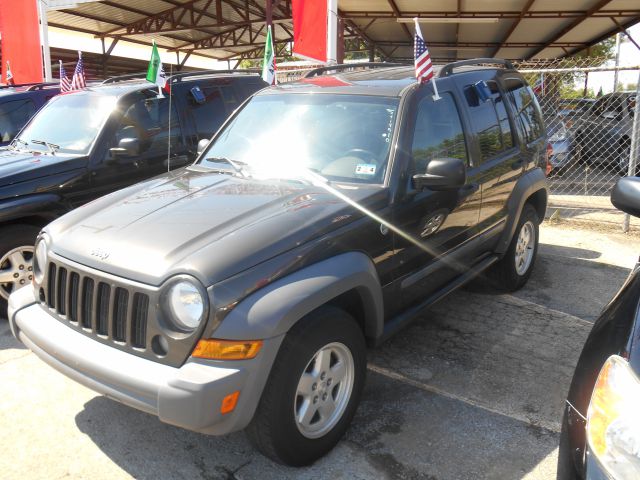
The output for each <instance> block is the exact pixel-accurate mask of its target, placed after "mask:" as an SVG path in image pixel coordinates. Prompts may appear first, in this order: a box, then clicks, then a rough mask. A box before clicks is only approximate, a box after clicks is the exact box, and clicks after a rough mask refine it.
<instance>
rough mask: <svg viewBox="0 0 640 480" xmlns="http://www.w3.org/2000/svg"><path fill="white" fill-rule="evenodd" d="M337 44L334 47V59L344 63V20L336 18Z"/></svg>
mask: <svg viewBox="0 0 640 480" xmlns="http://www.w3.org/2000/svg"><path fill="white" fill-rule="evenodd" d="M337 41H338V45H337V47H336V61H337V62H338V63H344V20H343V19H341V18H338V39H337Z"/></svg>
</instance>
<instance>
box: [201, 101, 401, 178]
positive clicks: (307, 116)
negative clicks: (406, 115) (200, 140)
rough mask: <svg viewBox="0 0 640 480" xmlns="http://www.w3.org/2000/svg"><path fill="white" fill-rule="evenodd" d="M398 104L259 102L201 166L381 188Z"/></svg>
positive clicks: (221, 138)
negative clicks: (313, 177)
mask: <svg viewBox="0 0 640 480" xmlns="http://www.w3.org/2000/svg"><path fill="white" fill-rule="evenodd" d="M397 110H398V99H396V98H386V97H374V96H364V95H331V94H317V95H305V94H281V95H261V96H257V97H254V98H252V99H251V101H250V102H249V103H248V104H247V105H246V106H245V107H244V108H243V109H242V110H241V111H240V112H239V113H238V115H237V116H236V117H235V118H234V119H233V120H232V121H231V122H230V123H229V124H228V125H227V126H226V127H225V129H224V130H223V131H222V132H221V133H220V134H219V135H218V136H217V138H216V139H215V141H214V143H213V144H212V145H211V147H210V148H209V150H208V151H206V152H205V154H204V155H203V157H202V158H203V160H202V161H201V162H200V163H201V164H202V165H203V166H209V167H212V168H226V169H228V168H229V167H230V165H229V162H232V163H235V164H236V165H241V166H242V167H243V170H245V171H248V173H249V174H250V175H251V176H253V177H258V178H296V177H300V176H303V177H304V176H306V174H308V171H309V170H311V171H312V172H315V173H317V174H320V175H321V176H322V177H325V178H327V179H330V180H337V181H345V182H359V183H381V182H382V180H383V179H384V173H385V169H386V165H387V160H388V157H389V150H390V148H389V147H390V142H391V136H392V133H393V129H394V124H395V118H396V113H397Z"/></svg>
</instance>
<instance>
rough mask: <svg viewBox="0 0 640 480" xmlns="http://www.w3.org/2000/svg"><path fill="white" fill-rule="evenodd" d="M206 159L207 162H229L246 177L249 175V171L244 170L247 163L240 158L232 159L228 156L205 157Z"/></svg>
mask: <svg viewBox="0 0 640 480" xmlns="http://www.w3.org/2000/svg"><path fill="white" fill-rule="evenodd" d="M205 160H206V161H207V162H213V163H228V164H229V165H231V166H232V167H233V169H234V170H235V171H236V172H238V173H239V174H240V175H242V176H243V177H245V178H246V177H248V176H249V175H248V174H247V172H246V171H245V170H244V168H242V167H243V166H244V165H247V164H246V163H245V162H241V161H240V160H231V159H230V158H227V157H207V158H205Z"/></svg>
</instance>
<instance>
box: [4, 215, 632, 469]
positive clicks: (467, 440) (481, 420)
mask: <svg viewBox="0 0 640 480" xmlns="http://www.w3.org/2000/svg"><path fill="white" fill-rule="evenodd" d="M541 241H542V243H541V247H540V257H539V258H538V262H537V264H536V267H535V270H534V272H533V276H532V278H531V281H530V283H529V284H528V285H527V287H525V289H524V290H522V291H521V292H518V293H517V294H516V295H495V294H493V293H491V292H489V291H487V289H486V288H485V287H484V286H483V285H482V284H480V283H476V284H474V285H472V286H470V287H468V288H467V289H465V290H463V291H460V292H457V293H455V294H453V295H451V296H450V297H448V298H447V299H446V300H444V301H443V302H441V303H440V304H438V305H437V306H436V307H435V308H433V309H432V310H431V311H429V312H426V313H425V315H424V316H423V318H421V319H420V320H418V321H417V322H415V323H414V324H412V326H410V327H409V328H408V329H406V330H404V331H403V332H401V333H400V334H398V335H397V336H396V337H394V338H393V339H391V340H390V341H389V342H387V343H386V344H385V345H383V346H382V347H381V348H379V349H377V350H372V351H370V352H369V376H368V379H367V386H366V389H365V393H364V400H363V403H362V405H361V407H360V409H359V410H358V413H357V416H356V418H355V421H354V424H353V426H352V428H351V429H350V430H349V432H348V434H347V435H346V438H345V439H344V440H343V441H342V442H341V443H340V444H339V446H338V448H336V449H335V450H334V451H333V452H332V453H331V454H330V455H328V456H327V457H326V458H324V459H322V460H321V461H319V462H317V463H316V464H315V465H313V466H312V467H310V468H305V469H288V468H284V467H280V466H278V465H274V464H273V463H271V462H270V461H268V460H266V459H264V458H263V457H261V456H260V455H258V454H256V453H255V452H254V451H253V449H252V448H251V446H250V445H249V443H248V442H247V440H246V439H245V437H244V434H242V433H236V434H233V435H230V436H227V437H223V438H215V437H206V436H203V435H198V434H194V433H190V432H187V431H184V430H181V429H178V428H174V427H170V426H167V425H163V424H161V423H160V422H159V421H158V420H157V419H156V418H154V417H152V416H149V415H147V414H144V413H140V412H137V411H135V410H132V409H130V408H127V407H124V406H122V405H120V404H118V403H116V402H114V401H111V400H109V399H107V398H104V397H102V396H99V395H96V394H94V393H93V392H92V391H90V390H87V389H86V388H84V387H82V386H80V385H77V384H75V383H74V382H72V381H70V380H68V379H67V378H65V377H64V376H62V375H61V374H59V373H57V372H56V371H54V370H53V369H51V368H50V367H48V366H47V365H45V364H44V363H43V362H41V361H40V360H38V359H37V358H36V357H35V355H33V354H31V353H30V352H29V351H28V350H26V349H24V348H23V347H22V346H21V345H20V344H19V343H18V342H16V341H15V340H14V339H13V338H12V337H11V335H10V333H9V331H8V325H7V322H6V320H0V386H1V387H0V388H1V390H0V405H1V407H2V408H0V438H1V439H2V442H0V478H3V479H4V478H6V479H16V478H29V479H32V478H38V479H39V478H42V479H44V478H46V479H57V478H87V479H89V478H90V479H102V478H104V479H107V478H108V479H121V478H132V477H135V478H148V479H160V478H162V479H164V478H176V479H178V478H194V479H229V478H237V479H251V478H261V479H265V478H273V479H280V478H300V479H318V478H344V479H352V478H357V479H369V478H371V479H373V478H376V479H377V478H399V479H414V478H416V479H417V478H424V479H431V480H434V479H438V480H444V479H456V480H457V479H480V478H487V479H527V480H531V479H554V478H555V463H556V455H557V442H558V431H559V419H560V414H561V410H562V404H563V398H564V395H565V393H566V390H567V388H568V383H569V380H570V378H571V375H572V371H573V367H574V365H575V363H576V361H577V358H578V355H579V353H580V349H581V345H582V343H583V341H584V339H585V338H586V336H587V334H588V332H589V330H590V328H591V324H592V322H593V321H594V319H595V318H597V315H598V312H599V311H600V309H601V308H602V307H603V306H604V305H605V303H606V302H607V301H608V299H609V298H610V297H611V296H612V295H613V293H614V292H615V291H616V290H617V288H618V287H619V286H620V285H621V284H622V282H623V281H624V278H625V277H626V275H627V274H628V271H629V268H630V267H631V266H632V265H633V264H634V263H635V261H636V259H637V257H638V253H640V238H639V237H637V236H626V235H622V234H616V233H610V232H609V233H606V232H593V231H588V230H581V229H575V228H571V227H570V226H568V225H567V224H560V225H554V226H551V225H544V226H543V228H542V231H541Z"/></svg>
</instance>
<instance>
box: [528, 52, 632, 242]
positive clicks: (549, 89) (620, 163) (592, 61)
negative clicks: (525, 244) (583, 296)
mask: <svg viewBox="0 0 640 480" xmlns="http://www.w3.org/2000/svg"><path fill="white" fill-rule="evenodd" d="M516 67H517V68H518V70H519V71H520V72H521V73H522V74H523V75H524V76H525V78H526V79H527V80H528V82H529V84H530V85H531V86H532V87H533V89H534V91H535V92H536V94H537V96H538V101H539V102H540V107H541V109H542V113H543V115H544V118H545V124H546V127H547V135H548V140H549V145H550V146H551V157H550V162H551V165H552V167H553V170H552V172H551V174H550V178H549V185H550V190H551V199H550V206H551V207H552V208H551V211H555V210H559V211H561V212H562V214H564V215H565V216H569V217H572V216H575V217H579V218H580V219H584V220H589V221H594V222H598V223H612V224H617V225H618V226H620V227H622V228H623V229H625V230H628V227H629V225H628V221H629V220H628V217H626V219H625V217H624V215H623V214H622V213H620V212H618V211H617V210H615V209H614V208H613V206H612V205H611V202H610V201H609V195H610V193H611V189H612V188H613V186H614V185H615V183H616V181H617V180H618V179H619V178H620V177H621V176H626V175H634V176H635V175H637V174H638V173H640V161H638V150H637V148H636V149H635V151H633V152H632V144H633V142H632V140H633V137H634V134H633V132H634V128H635V129H636V130H637V128H638V122H637V121H635V122H634V120H635V119H636V117H637V112H638V107H637V106H636V103H637V102H636V98H637V95H638V87H639V85H638V80H639V76H638V75H639V74H640V66H631V67H617V68H616V67H614V66H607V62H606V61H605V60H603V59H598V58H589V57H585V58H569V59H562V60H557V61H539V62H519V63H517V64H516ZM553 207H557V208H556V209H554V208H553ZM625 222H626V225H625Z"/></svg>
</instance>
